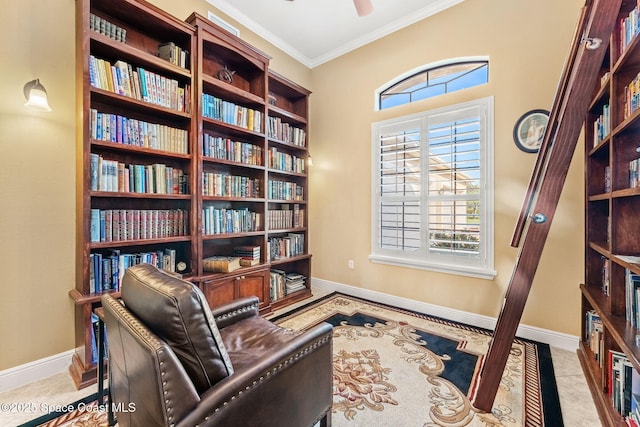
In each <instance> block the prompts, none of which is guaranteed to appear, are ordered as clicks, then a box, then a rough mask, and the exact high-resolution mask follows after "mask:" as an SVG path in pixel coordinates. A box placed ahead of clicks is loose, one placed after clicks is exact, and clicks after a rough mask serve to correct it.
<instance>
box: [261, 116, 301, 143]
mask: <svg viewBox="0 0 640 427" xmlns="http://www.w3.org/2000/svg"><path fill="white" fill-rule="evenodd" d="M266 133H267V137H268V138H271V139H276V140H278V141H280V142H284V143H285V144H291V145H296V146H298V147H306V146H307V133H306V132H305V130H304V129H301V128H299V127H296V126H293V125H291V124H289V123H287V122H285V121H283V120H282V119H281V118H280V117H271V116H269V118H268V123H267V132H266Z"/></svg>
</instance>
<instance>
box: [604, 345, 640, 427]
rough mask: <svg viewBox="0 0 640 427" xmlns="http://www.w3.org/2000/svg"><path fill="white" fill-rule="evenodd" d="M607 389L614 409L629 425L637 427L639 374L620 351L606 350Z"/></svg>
mask: <svg viewBox="0 0 640 427" xmlns="http://www.w3.org/2000/svg"><path fill="white" fill-rule="evenodd" d="M607 391H608V394H609V397H610V399H611V403H612V404H613V407H614V408H615V409H616V411H618V413H619V414H620V415H621V416H622V417H623V418H624V420H625V421H626V422H627V424H628V425H629V426H636V427H637V426H638V422H639V421H640V407H638V403H639V402H640V374H638V371H636V370H635V368H634V367H633V365H632V364H631V362H630V361H629V358H627V356H626V355H625V354H624V353H622V352H620V351H615V350H609V352H608V359H607Z"/></svg>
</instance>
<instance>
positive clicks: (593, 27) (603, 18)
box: [473, 0, 622, 412]
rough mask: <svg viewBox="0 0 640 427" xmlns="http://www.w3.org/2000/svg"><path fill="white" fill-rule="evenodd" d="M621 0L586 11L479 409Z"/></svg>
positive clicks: (508, 338)
mask: <svg viewBox="0 0 640 427" xmlns="http://www.w3.org/2000/svg"><path fill="white" fill-rule="evenodd" d="M621 3H622V1H621V0H587V1H586V3H585V6H584V7H583V9H582V14H581V16H580V19H579V22H578V26H577V29H576V32H575V35H574V39H573V42H572V45H571V50H570V52H569V55H568V57H567V61H566V63H565V67H564V71H563V74H562V77H561V81H560V84H559V86H558V91H557V93H556V97H555V100H554V103H553V107H552V111H551V115H550V117H549V123H548V125H547V129H546V131H545V136H544V140H543V142H542V145H541V147H540V151H539V153H538V157H537V160H536V164H535V167H534V170H533V173H532V176H531V180H530V182H529V188H528V190H527V194H526V197H525V200H524V204H523V207H522V209H521V212H520V217H519V219H518V222H517V224H516V228H515V231H514V234H513V239H512V242H511V245H512V246H513V247H518V246H519V247H520V249H519V254H518V258H517V261H516V265H515V267H514V270H513V274H512V276H511V280H510V283H509V287H508V289H507V293H506V295H505V299H504V303H503V306H502V309H501V312H500V315H499V317H498V322H497V324H496V328H495V330H494V332H493V337H492V339H491V343H490V346H489V352H488V354H487V357H486V359H485V362H484V365H483V368H482V371H481V374H480V382H479V385H478V388H477V391H476V393H475V396H473V404H474V406H475V407H476V408H478V409H481V410H484V411H488V412H490V411H491V407H492V405H493V401H494V400H495V396H496V393H497V391H498V387H499V385H500V380H501V378H502V373H503V371H504V367H505V365H506V362H507V358H508V356H509V351H510V349H511V343H512V342H513V338H514V337H515V333H516V330H517V328H518V324H519V322H520V319H521V317H522V313H523V310H524V307H525V304H526V301H527V296H528V294H529V291H530V289H531V285H532V283H533V279H534V276H535V272H536V269H537V267H538V264H539V262H540V257H541V254H542V251H543V249H544V244H545V241H546V238H547V236H548V233H549V229H550V227H551V222H552V219H553V216H554V214H555V211H556V207H557V204H558V201H559V199H560V194H561V192H562V187H563V185H564V182H565V179H566V177H567V172H568V169H569V165H570V163H571V158H572V157H573V154H574V151H575V148H576V145H577V141H578V138H579V135H580V131H581V128H582V125H583V123H584V121H585V117H586V116H587V111H588V109H589V105H590V102H591V99H592V96H593V92H594V88H596V87H597V84H598V77H599V76H598V75H599V73H600V69H601V65H602V63H603V59H604V57H605V53H607V52H608V46H609V40H610V39H611V35H612V33H613V29H614V26H615V24H616V22H617V21H618V19H619V12H620V10H621Z"/></svg>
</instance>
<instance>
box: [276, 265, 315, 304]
mask: <svg viewBox="0 0 640 427" xmlns="http://www.w3.org/2000/svg"><path fill="white" fill-rule="evenodd" d="M306 280H307V278H306V277H305V276H303V275H302V274H299V273H287V272H285V271H282V270H275V269H272V270H270V271H269V297H270V299H271V301H277V300H279V299H281V298H283V297H285V296H287V295H290V294H293V293H295V292H298V291H301V290H304V289H306Z"/></svg>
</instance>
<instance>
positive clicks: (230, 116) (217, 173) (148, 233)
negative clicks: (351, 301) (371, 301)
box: [69, 0, 311, 388]
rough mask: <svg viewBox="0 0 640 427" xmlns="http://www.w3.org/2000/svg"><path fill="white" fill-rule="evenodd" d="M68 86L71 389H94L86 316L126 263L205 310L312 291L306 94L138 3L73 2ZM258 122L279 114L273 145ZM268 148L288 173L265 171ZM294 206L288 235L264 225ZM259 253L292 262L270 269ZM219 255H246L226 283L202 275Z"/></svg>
mask: <svg viewBox="0 0 640 427" xmlns="http://www.w3.org/2000/svg"><path fill="white" fill-rule="evenodd" d="M76 76H77V78H76V94H77V97H76V106H77V111H78V114H79V116H80V117H81V119H80V121H79V125H78V131H77V150H76V159H77V161H76V163H77V187H76V206H77V209H76V213H77V218H78V220H77V229H76V236H77V239H76V255H77V256H76V259H77V260H78V261H77V262H76V284H75V287H74V289H72V290H70V291H69V296H70V298H71V299H72V300H73V301H74V307H75V325H76V330H75V335H76V336H75V341H76V350H75V353H74V356H73V358H72V363H71V366H70V368H69V370H70V372H71V376H72V378H73V380H74V382H75V383H76V386H77V387H79V388H80V387H84V386H87V385H90V384H92V383H94V382H95V381H96V379H97V378H96V376H97V369H96V358H95V355H94V352H93V350H92V349H93V347H94V345H95V341H94V339H93V337H92V333H91V331H92V330H93V322H94V318H93V316H92V315H93V313H94V309H95V308H97V307H98V306H99V305H100V301H101V295H102V294H104V293H110V294H114V295H116V296H119V281H120V280H121V277H122V275H123V274H124V270H126V268H127V267H128V266H129V265H131V264H136V263H139V262H149V263H153V264H156V265H157V266H158V267H160V268H163V269H165V270H168V271H169V272H171V273H173V274H179V275H181V276H182V277H183V278H184V279H186V280H190V281H192V282H193V283H195V284H196V285H198V286H199V287H200V288H201V289H202V290H203V292H204V294H205V296H206V298H207V300H208V302H209V304H210V305H211V306H216V305H219V304H224V303H227V302H231V301H233V300H235V299H238V298H241V297H244V296H251V295H255V296H257V297H258V298H259V299H260V311H261V313H268V312H270V311H271V310H272V309H273V307H284V306H285V305H287V304H290V303H293V302H296V301H299V300H301V299H303V298H306V297H308V296H310V295H311V289H310V284H309V279H310V277H311V255H310V254H309V253H308V243H307V240H308V239H307V233H308V228H307V227H306V224H307V223H308V221H307V213H308V209H307V208H306V207H307V201H306V198H307V195H308V182H307V180H308V177H307V174H306V172H307V170H306V169H304V168H302V166H306V163H307V159H308V150H307V141H306V131H307V117H308V98H309V95H310V92H309V91H307V90H306V89H304V88H302V87H301V86H299V85H297V84H295V83H293V82H291V81H289V80H287V79H286V78H285V77H283V76H280V75H277V74H275V73H272V72H271V71H270V70H269V57H268V56H267V55H266V54H264V53H263V52H260V51H259V50H257V49H255V48H254V47H252V46H251V45H249V44H248V43H246V42H244V41H242V40H241V39H239V38H237V37H236V36H234V35H232V34H230V33H228V32H227V31H225V30H223V29H221V28H219V27H217V26H215V25H214V24H212V23H211V22H210V21H208V20H207V19H205V18H203V17H201V16H199V15H198V14H196V13H194V14H192V15H191V16H190V17H189V18H187V20H186V21H180V20H178V19H177V18H175V17H173V16H170V15H168V14H167V13H165V12H164V11H162V10H161V9H159V8H157V7H156V6H154V5H152V4H150V3H148V2H144V1H140V0H77V1H76ZM270 94H272V95H271V96H275V97H276V99H277V105H276V106H272V105H269V104H268V97H269V96H270ZM270 115H271V116H274V117H275V116H277V117H278V125H279V126H281V127H282V128H279V129H278V130H279V131H280V132H281V134H282V135H284V137H282V138H280V139H282V141H280V139H278V140H277V141H275V140H269V139H268V138H267V129H268V122H267V120H268V118H269V116H270ZM285 130H286V132H284V131H285ZM283 132H284V133H283ZM288 132H291V134H289V133H288ZM289 138H290V139H291V141H293V140H294V139H293V138H295V140H296V141H297V142H296V143H297V144H299V145H294V144H292V143H291V142H289V141H288V140H285V139H289ZM272 148H273V151H274V152H275V154H274V153H271V155H279V156H281V158H282V159H284V160H283V161H284V163H285V164H287V163H286V162H287V161H289V160H294V161H296V162H298V163H297V166H296V168H299V169H293V168H292V169H291V170H289V169H287V170H284V171H283V170H279V169H278V168H271V167H269V165H270V163H268V159H269V155H270V154H269V153H270V151H269V150H271V149H272ZM301 162H302V164H301ZM278 167H280V166H278ZM283 168H288V166H286V167H284V166H283ZM303 170H304V173H302V172H301V171H303ZM274 180H275V181H281V182H282V183H278V184H282V186H283V187H286V188H287V189H288V190H290V187H292V188H294V189H295V188H297V193H295V194H297V195H298V196H297V198H300V200H271V199H269V198H268V197H267V194H268V193H267V189H268V188H269V184H270V182H271V181H274ZM116 190H117V191H116ZM165 193H166V194H165ZM213 194H215V195H213ZM289 209H291V212H284V211H288V210H289ZM294 210H295V220H296V221H297V222H295V224H296V225H295V226H292V227H289V226H286V227H282V226H281V227H279V228H278V229H270V228H269V225H270V223H269V221H268V218H269V217H271V216H272V215H273V214H272V213H271V211H278V212H276V213H275V214H277V215H284V214H285V213H286V214H288V215H291V219H292V220H293V215H294ZM280 211H282V212H280ZM223 215H224V216H223ZM221 224H223V225H221ZM291 224H294V223H293V222H292V223H291ZM302 225H304V226H302ZM230 231H233V232H230ZM272 242H276V243H277V244H278V245H281V246H282V247H281V248H271V247H270V245H271V244H272ZM290 243H291V244H290ZM271 249H279V250H280V251H281V253H287V254H289V253H290V254H293V255H292V256H290V257H287V258H281V259H278V260H277V261H275V262H270V261H269V259H270V256H269V255H270V253H271V252H270V251H271ZM229 256H240V257H244V258H249V259H248V260H247V259H245V260H243V264H244V265H245V266H243V267H241V268H240V269H237V270H234V271H232V272H230V273H212V272H210V271H207V269H210V268H211V264H210V263H209V262H208V261H206V260H207V259H211V257H229ZM256 262H257V264H256V265H250V264H252V263H256ZM205 263H207V264H206V265H207V267H206V268H205ZM247 265H249V266H247ZM274 265H275V266H277V268H278V272H277V273H273V272H272V269H273V268H275V267H273V266H274ZM274 274H276V275H280V278H281V279H285V278H289V279H291V278H292V277H293V278H295V280H296V282H295V286H292V287H290V288H287V289H282V290H280V292H279V293H277V292H276V293H275V294H274V296H272V292H271V288H272V287H273V284H272V275H274ZM272 304H273V305H272Z"/></svg>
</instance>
